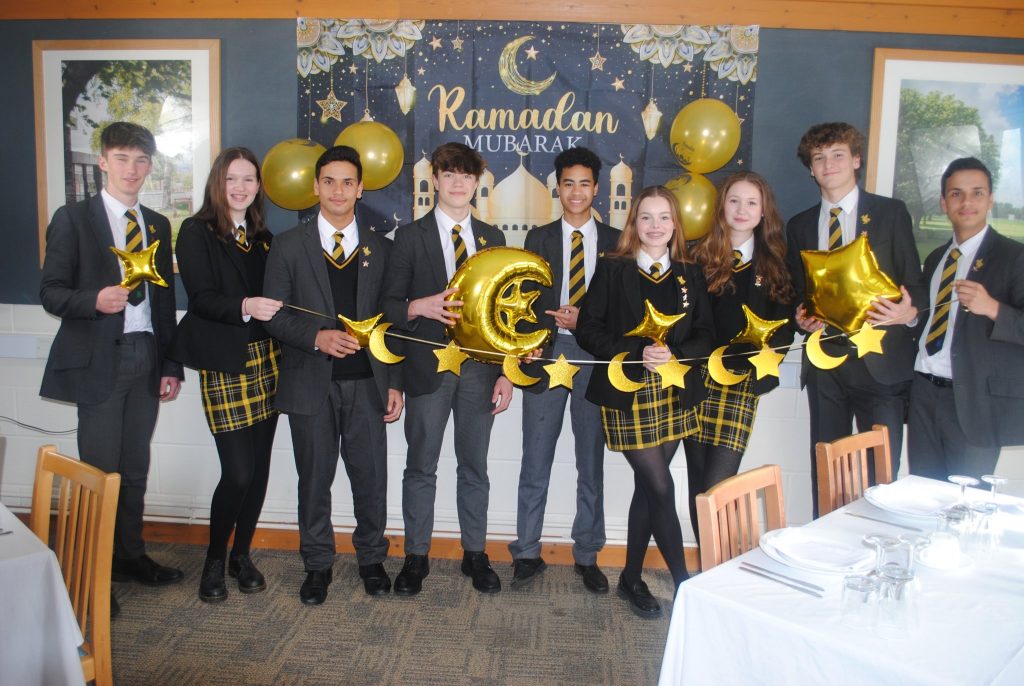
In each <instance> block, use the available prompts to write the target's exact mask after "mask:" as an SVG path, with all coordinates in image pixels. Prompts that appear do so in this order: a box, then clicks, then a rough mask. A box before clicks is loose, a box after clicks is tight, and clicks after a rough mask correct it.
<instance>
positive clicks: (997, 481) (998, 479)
mask: <svg viewBox="0 0 1024 686" xmlns="http://www.w3.org/2000/svg"><path fill="white" fill-rule="evenodd" d="M981 480H982V481H984V482H985V483H987V484H988V485H989V486H991V487H992V488H991V490H990V491H989V499H990V500H991V501H992V502H995V501H996V493H997V491H999V487H1000V486H1005V485H1006V482H1007V481H1009V479H1007V478H1006V477H1005V476H996V475H995V474H986V475H984V476H983V477H981Z"/></svg>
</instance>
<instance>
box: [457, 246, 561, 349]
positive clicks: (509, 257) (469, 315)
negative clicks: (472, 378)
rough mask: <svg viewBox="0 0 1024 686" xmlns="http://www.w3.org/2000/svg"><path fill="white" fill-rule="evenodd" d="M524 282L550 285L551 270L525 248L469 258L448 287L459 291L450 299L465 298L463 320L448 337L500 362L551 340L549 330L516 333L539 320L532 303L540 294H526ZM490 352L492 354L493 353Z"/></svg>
mask: <svg viewBox="0 0 1024 686" xmlns="http://www.w3.org/2000/svg"><path fill="white" fill-rule="evenodd" d="M524 281H535V282H537V283H539V284H540V285H542V286H547V287H550V286H551V283H552V275H551V266H550V265H549V264H548V263H547V261H546V260H545V259H544V258H543V257H541V256H540V255H537V254H536V253H533V252H530V251H529V250H523V249H522V248H507V247H499V248H487V249H486V250H481V251H479V252H477V253H476V254H475V255H473V256H472V257H470V258H469V259H468V260H466V261H465V263H463V265H462V266H461V267H459V269H458V270H457V271H456V272H455V274H454V276H452V280H451V282H450V283H449V284H448V288H457V289H459V292H458V293H455V294H454V295H452V296H450V297H449V298H448V299H449V300H461V301H462V303H463V304H462V307H460V308H456V309H455V311H456V312H459V313H460V314H461V315H462V317H461V318H459V319H457V320H456V321H455V324H453V325H452V326H449V327H448V335H449V336H450V337H451V339H452V340H453V341H455V342H456V343H458V344H459V345H460V346H461V347H462V348H463V349H465V352H467V353H468V354H469V355H470V356H471V357H472V358H473V359H476V360H479V361H481V362H493V363H501V362H502V361H503V358H504V356H505V355H513V356H516V357H519V356H521V355H525V354H526V353H528V352H530V351H531V350H536V349H537V348H540V347H542V346H543V345H544V343H545V342H546V341H547V339H548V336H549V335H550V333H551V332H550V331H548V330H547V329H541V330H539V331H531V332H529V333H519V332H518V331H516V324H518V323H519V322H520V321H526V322H533V323H536V322H537V316H536V315H535V314H534V312H533V301H534V300H536V299H537V297H538V296H539V295H540V291H527V292H525V293H524V292H523V290H522V287H523V282H524ZM488 353H490V354H488Z"/></svg>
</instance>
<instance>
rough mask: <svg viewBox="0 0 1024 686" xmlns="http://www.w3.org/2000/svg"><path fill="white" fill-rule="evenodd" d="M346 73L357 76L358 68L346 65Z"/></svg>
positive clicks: (353, 65)
mask: <svg viewBox="0 0 1024 686" xmlns="http://www.w3.org/2000/svg"><path fill="white" fill-rule="evenodd" d="M348 73H349V74H358V73H359V67H357V66H356V65H355V64H350V65H348Z"/></svg>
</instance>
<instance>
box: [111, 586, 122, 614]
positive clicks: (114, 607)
mask: <svg viewBox="0 0 1024 686" xmlns="http://www.w3.org/2000/svg"><path fill="white" fill-rule="evenodd" d="M120 616H121V605H120V603H118V602H117V598H115V597H114V592H113V591H111V592H110V618H111V619H117V618H118V617H120Z"/></svg>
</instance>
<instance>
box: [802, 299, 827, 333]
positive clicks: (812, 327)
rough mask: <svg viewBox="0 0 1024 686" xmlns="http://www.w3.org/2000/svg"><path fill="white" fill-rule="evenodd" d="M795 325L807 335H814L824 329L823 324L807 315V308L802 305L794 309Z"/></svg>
mask: <svg viewBox="0 0 1024 686" xmlns="http://www.w3.org/2000/svg"><path fill="white" fill-rule="evenodd" d="M796 325H797V326H799V327H800V328H801V329H803V330H804V331H806V332H807V333H814V332H815V331H817V330H818V329H824V328H825V322H823V321H821V320H820V319H818V318H817V317H812V316H810V315H809V314H807V308H806V307H804V306H803V305H800V306H799V307H797V308H796Z"/></svg>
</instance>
